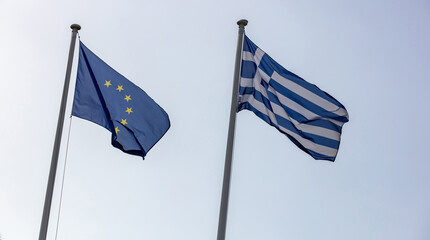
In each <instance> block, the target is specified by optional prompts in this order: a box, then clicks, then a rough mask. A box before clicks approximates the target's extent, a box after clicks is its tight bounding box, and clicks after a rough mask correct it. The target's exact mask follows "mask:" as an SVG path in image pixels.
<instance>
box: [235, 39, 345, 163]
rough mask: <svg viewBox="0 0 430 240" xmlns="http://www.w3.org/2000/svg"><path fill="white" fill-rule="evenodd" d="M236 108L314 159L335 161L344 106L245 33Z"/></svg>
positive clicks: (343, 119)
mask: <svg viewBox="0 0 430 240" xmlns="http://www.w3.org/2000/svg"><path fill="white" fill-rule="evenodd" d="M238 101H239V102H238V112H239V111H241V110H243V109H247V110H250V111H252V112H254V113H255V114H256V115H257V116H258V117H259V118H261V119H263V120H264V121H265V122H267V123H268V124H270V125H272V126H273V127H275V128H276V129H278V130H279V131H280V132H281V133H283V134H285V135H286V136H287V137H288V138H289V139H290V140H291V141H292V142H293V143H294V144H295V145H297V146H298V147H299V148H300V149H302V150H303V151H305V152H306V153H308V154H309V155H311V156H312V157H313V158H314V159H317V160H330V161H334V160H335V158H336V155H337V152H338V149H339V144H340V137H341V132H342V126H343V124H344V123H346V122H348V119H349V117H348V112H347V110H346V109H345V107H344V106H343V105H342V104H341V103H340V102H339V101H337V100H336V99H334V98H333V97H332V96H330V95H329V94H327V93H326V92H324V91H322V90H321V89H319V88H318V87H317V86H315V85H313V84H311V83H309V82H306V81H305V80H304V79H302V78H301V77H299V76H297V75H295V74H294V73H292V72H290V71H288V70H286V69H285V68H283V67H282V66H281V65H279V64H278V63H277V62H276V61H274V60H273V59H272V58H271V57H270V56H269V55H267V54H266V53H265V52H264V51H263V50H261V49H260V48H259V47H258V46H257V45H255V44H254V43H253V42H252V41H251V40H250V39H249V38H248V37H247V36H246V35H245V36H244V43H243V52H242V70H241V76H240V86H239V100H238Z"/></svg>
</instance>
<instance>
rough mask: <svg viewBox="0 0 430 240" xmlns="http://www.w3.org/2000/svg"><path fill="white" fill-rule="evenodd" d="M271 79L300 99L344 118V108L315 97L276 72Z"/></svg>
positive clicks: (345, 113)
mask: <svg viewBox="0 0 430 240" xmlns="http://www.w3.org/2000/svg"><path fill="white" fill-rule="evenodd" d="M272 79H274V80H275V81H276V82H278V83H279V84H281V85H282V86H284V87H285V88H287V89H289V90H291V91H293V92H295V93H296V94H298V95H300V96H301V97H303V98H305V99H307V100H309V101H311V102H312V103H314V104H315V105H317V106H320V107H321V108H323V109H325V110H327V111H329V112H332V113H334V114H337V115H339V116H346V115H347V112H346V110H345V109H344V108H342V107H339V106H337V105H335V104H333V103H331V102H329V101H327V100H326V99H324V98H322V97H320V96H318V95H316V94H315V93H313V92H311V91H309V90H307V89H306V88H304V87H302V86H300V85H299V84H297V83H295V82H293V81H291V80H289V79H287V78H285V77H283V76H281V75H279V74H278V73H277V72H276V71H274V72H273V74H272Z"/></svg>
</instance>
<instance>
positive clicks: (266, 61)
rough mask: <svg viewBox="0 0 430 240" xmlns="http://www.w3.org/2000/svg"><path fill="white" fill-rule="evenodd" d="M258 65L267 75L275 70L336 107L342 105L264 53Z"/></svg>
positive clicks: (270, 74)
mask: <svg viewBox="0 0 430 240" xmlns="http://www.w3.org/2000/svg"><path fill="white" fill-rule="evenodd" d="M258 67H259V68H260V69H262V70H263V71H264V72H265V73H267V74H268V75H269V76H272V74H273V72H274V71H276V72H277V73H278V74H279V75H281V76H283V77H284V78H287V79H288V80H290V81H292V82H294V83H296V84H298V85H300V86H302V87H303V88H305V89H307V90H309V91H311V92H313V93H314V94H316V95H318V96H320V97H321V98H324V99H325V100H327V101H329V102H331V103H333V104H334V105H336V106H338V107H343V105H342V104H341V103H340V102H339V101H337V100H336V99H334V98H333V97H332V96H330V95H328V94H327V93H326V92H324V91H323V90H321V89H320V88H318V87H317V86H316V85H314V84H312V83H309V82H307V81H305V80H304V79H303V78H301V77H299V76H297V75H296V74H294V73H292V72H290V71H288V70H287V69H285V68H284V67H282V66H281V65H279V63H277V62H276V61H275V60H273V59H272V58H271V57H270V56H269V55H268V54H264V56H263V57H262V59H261V62H260V65H259V66H258Z"/></svg>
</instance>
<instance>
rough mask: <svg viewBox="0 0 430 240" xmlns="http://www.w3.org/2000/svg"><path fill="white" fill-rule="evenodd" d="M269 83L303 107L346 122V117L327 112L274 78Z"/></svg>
mask: <svg viewBox="0 0 430 240" xmlns="http://www.w3.org/2000/svg"><path fill="white" fill-rule="evenodd" d="M269 85H270V86H272V87H273V88H274V89H275V90H276V91H277V92H278V93H280V94H282V95H284V96H285V97H287V98H289V99H291V100H293V101H294V102H296V103H298V104H300V105H301V106H302V107H303V108H306V109H307V110H309V111H311V112H313V113H315V114H317V115H319V116H321V117H323V118H331V119H334V120H337V121H340V122H348V118H346V117H345V116H340V115H337V114H335V113H333V112H329V111H327V110H325V109H324V108H322V107H320V106H318V105H316V104H314V103H313V102H311V101H309V100H307V99H306V98H303V97H302V96H300V95H298V94H296V93H295V92H293V91H291V90H290V89H288V88H286V87H284V86H282V85H281V84H279V83H278V82H276V81H275V80H274V79H270V82H269Z"/></svg>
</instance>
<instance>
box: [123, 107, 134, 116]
mask: <svg viewBox="0 0 430 240" xmlns="http://www.w3.org/2000/svg"><path fill="white" fill-rule="evenodd" d="M125 111H126V112H127V113H128V114H129V115H130V113H132V112H133V111H131V108H127V110H125Z"/></svg>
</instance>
